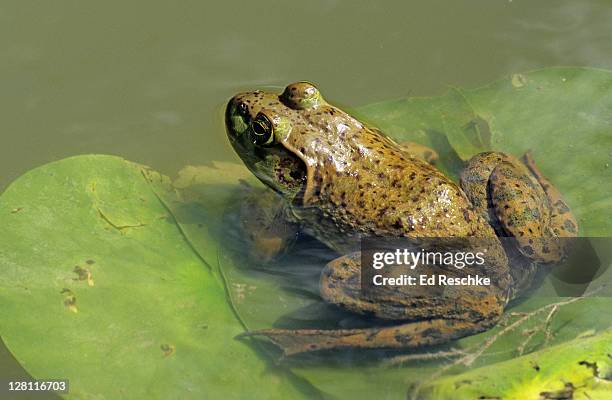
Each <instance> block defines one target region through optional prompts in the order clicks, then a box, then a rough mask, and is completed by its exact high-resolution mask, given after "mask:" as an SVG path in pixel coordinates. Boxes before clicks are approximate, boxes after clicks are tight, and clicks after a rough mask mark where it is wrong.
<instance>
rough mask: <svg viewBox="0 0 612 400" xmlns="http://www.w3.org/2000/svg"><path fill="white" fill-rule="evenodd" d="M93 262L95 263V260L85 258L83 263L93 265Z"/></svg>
mask: <svg viewBox="0 0 612 400" xmlns="http://www.w3.org/2000/svg"><path fill="white" fill-rule="evenodd" d="M95 263H96V262H95V261H94V260H91V259H90V260H86V261H85V264H87V265H93V264H95Z"/></svg>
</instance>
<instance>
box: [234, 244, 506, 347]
mask: <svg viewBox="0 0 612 400" xmlns="http://www.w3.org/2000/svg"><path fill="white" fill-rule="evenodd" d="M360 263H361V255H360V253H358V252H357V253H351V254H349V255H347V256H343V257H340V258H338V259H336V260H334V261H332V262H330V263H329V264H328V265H327V266H326V267H325V268H324V270H323V272H322V274H321V296H322V297H323V299H324V300H325V301H327V302H329V303H332V304H335V305H337V306H339V307H341V308H343V309H346V310H348V311H352V312H356V313H360V314H364V315H368V316H374V317H377V318H378V323H380V325H381V326H375V327H371V328H361V329H331V330H328V329H265V330H259V331H253V332H247V333H245V334H242V335H240V336H241V337H244V336H262V337H266V338H268V339H269V340H271V341H272V342H273V343H275V344H276V345H277V346H279V347H280V348H281V349H282V350H283V354H284V355H285V356H289V355H292V354H298V353H304V352H310V351H316V350H323V349H338V348H395V349H400V348H416V347H421V346H431V345H437V344H442V343H446V342H448V341H451V340H454V339H458V338H461V337H464V336H468V335H472V334H475V333H478V332H482V331H484V330H486V329H489V328H490V327H492V326H493V325H495V323H496V322H497V321H498V320H499V318H500V316H501V315H502V312H503V308H504V305H505V297H504V294H503V290H501V289H497V288H496V287H490V288H485V287H481V286H470V287H465V286H461V287H455V288H451V289H450V290H449V289H448V288H446V289H444V290H443V291H444V293H443V294H440V295H439V296H437V295H435V294H432V293H426V292H427V291H431V288H430V287H426V286H420V287H419V286H410V287H403V289H400V288H398V287H388V286H381V287H377V288H379V290H380V291H379V292H378V293H376V294H375V295H374V296H373V297H369V296H368V298H367V299H366V298H364V297H363V296H362V295H361V292H360V290H361V285H360V279H361V271H360ZM417 268H420V266H419V267H417ZM451 268H452V267H451ZM431 271H432V270H430V271H429V272H431ZM424 272H425V271H424ZM438 272H439V271H438ZM455 272H456V273H459V274H460V273H461V271H458V270H457V271H455ZM451 273H452V272H451ZM419 291H421V293H419ZM385 320H386V321H387V322H386V323H385ZM411 320H412V322H411ZM415 320H416V321H415ZM375 321H376V320H375ZM391 322H393V323H395V324H393V325H390V323H391ZM396 322H397V323H396Z"/></svg>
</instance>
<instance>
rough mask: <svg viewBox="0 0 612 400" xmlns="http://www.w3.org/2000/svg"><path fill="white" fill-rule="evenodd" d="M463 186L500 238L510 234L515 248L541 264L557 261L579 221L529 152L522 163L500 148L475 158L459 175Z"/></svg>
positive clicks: (576, 230)
mask: <svg viewBox="0 0 612 400" xmlns="http://www.w3.org/2000/svg"><path fill="white" fill-rule="evenodd" d="M461 187H462V189H463V190H464V191H465V193H466V194H467V195H468V197H469V198H470V200H471V201H472V203H473V204H474V205H475V207H476V209H477V211H478V212H479V213H480V214H481V215H483V217H484V218H486V219H487V220H488V221H489V223H491V225H492V226H494V227H495V228H496V231H497V233H498V234H499V235H500V236H512V237H514V238H515V239H516V242H517V245H518V249H519V250H520V252H521V253H522V254H523V255H524V256H526V257H528V258H529V259H531V260H533V261H535V262H539V263H552V262H559V261H561V260H562V259H563V258H564V257H565V256H566V255H567V252H568V246H569V245H570V244H571V241H568V240H564V239H560V238H568V237H575V236H577V234H578V224H577V222H576V219H575V217H574V216H573V214H572V213H571V211H570V209H569V206H568V205H567V203H566V202H565V201H564V200H563V198H562V197H561V194H560V193H559V191H558V190H557V189H556V188H555V187H554V186H553V185H552V184H551V183H550V181H548V179H546V178H545V177H544V176H543V175H542V174H541V172H540V171H539V169H538V168H537V167H536V165H535V162H534V161H533V157H532V156H531V153H527V154H526V155H525V156H524V158H523V162H521V161H519V160H518V159H516V158H515V157H512V156H510V155H508V154H504V153H500V152H487V153H481V154H478V155H476V156H474V157H473V158H472V159H470V160H469V161H468V163H467V166H466V168H465V169H464V170H463V172H462V175H461Z"/></svg>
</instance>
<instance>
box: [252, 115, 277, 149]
mask: <svg viewBox="0 0 612 400" xmlns="http://www.w3.org/2000/svg"><path fill="white" fill-rule="evenodd" d="M251 139H252V140H253V143H255V144H257V145H260V146H266V145H270V144H272V143H273V142H274V125H272V121H270V119H269V118H268V117H267V116H266V115H265V114H263V113H259V114H257V116H256V117H255V118H254V119H253V121H251Z"/></svg>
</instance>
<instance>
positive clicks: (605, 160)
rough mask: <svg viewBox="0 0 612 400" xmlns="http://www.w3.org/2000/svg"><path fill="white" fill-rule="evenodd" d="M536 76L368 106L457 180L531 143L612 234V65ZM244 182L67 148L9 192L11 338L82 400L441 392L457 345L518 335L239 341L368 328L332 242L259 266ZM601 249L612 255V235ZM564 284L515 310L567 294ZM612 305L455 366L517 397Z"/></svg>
mask: <svg viewBox="0 0 612 400" xmlns="http://www.w3.org/2000/svg"><path fill="white" fill-rule="evenodd" d="M521 76H522V78H521V79H520V80H517V78H516V77H514V78H512V77H508V78H506V79H504V80H501V81H498V82H495V83H493V84H491V85H489V86H486V87H483V88H480V89H474V90H462V89H452V90H450V91H449V92H448V94H446V95H444V96H441V97H437V98H412V99H406V100H397V101H391V102H385V103H379V104H375V105H371V106H367V107H362V108H360V109H358V110H357V114H358V115H360V116H362V117H363V118H365V119H366V120H369V121H371V122H372V123H374V124H375V125H377V126H378V127H380V128H381V129H383V130H384V131H385V132H387V133H388V134H389V135H391V136H393V137H395V138H396V139H397V140H399V141H403V140H412V141H417V142H420V143H423V144H425V145H429V146H432V147H434V148H435V149H436V150H437V151H438V153H439V154H440V161H439V163H438V165H439V167H440V168H441V169H442V170H443V171H444V172H445V173H447V174H449V176H451V177H454V178H456V177H457V176H458V173H459V171H460V168H461V166H462V162H463V161H462V160H465V159H467V158H469V157H470V156H471V155H473V154H475V153H477V152H480V151H485V150H489V149H494V150H501V151H507V152H510V153H513V154H515V155H521V153H522V152H524V151H526V150H529V149H531V150H532V151H533V153H534V156H535V158H536V161H537V162H538V164H539V166H540V168H541V169H542V170H543V172H544V173H545V174H546V175H547V176H548V177H549V178H550V179H551V181H552V182H553V183H555V184H556V185H557V186H558V187H559V189H560V191H561V192H562V193H563V194H564V195H565V197H566V199H567V200H568V202H569V203H570V205H571V206H572V208H573V209H574V210H575V211H576V214H577V216H578V219H579V222H580V225H581V233H582V234H583V235H589V236H610V235H611V234H612V221H611V219H610V218H609V210H610V208H611V207H612V197H611V196H610V193H612V187H611V182H612V180H611V179H610V169H609V168H608V167H607V165H609V164H610V163H612V154H611V153H610V152H611V151H612V73H610V72H607V71H598V70H593V69H583V68H554V69H547V70H541V71H535V72H530V73H524V74H521ZM517 82H518V83H519V84H517ZM241 181H242V183H241ZM244 190H262V186H261V185H260V184H259V182H257V181H256V180H255V179H254V178H252V177H251V175H250V173H249V172H248V171H247V170H246V169H245V168H244V167H243V166H241V165H236V164H229V163H215V164H211V165H208V166H199V167H188V168H186V169H184V170H183V171H181V174H180V175H179V177H178V179H176V180H175V182H174V185H173V186H172V185H171V184H170V182H169V181H168V180H167V178H164V177H163V176H161V175H159V174H157V173H155V172H153V171H150V170H148V169H147V168H144V167H142V166H139V165H137V164H133V163H130V162H126V161H123V160H121V159H118V158H115V157H109V156H82V157H75V158H70V159H66V160H63V161H60V162H56V163H52V164H49V165H46V166H43V167H41V168H38V169H36V170H34V171H31V172H30V173H28V174H26V175H24V176H23V177H21V178H20V179H18V180H17V181H16V182H15V183H14V184H13V185H11V186H10V187H9V189H7V191H6V192H5V193H4V194H3V195H2V196H1V197H0V236H1V237H2V238H3V241H2V243H0V266H1V267H2V272H1V273H0V320H1V321H2V324H1V325H0V334H1V335H2V337H3V339H4V340H5V342H6V344H7V346H8V347H9V349H10V350H11V351H12V352H13V354H14V355H15V356H16V358H17V359H18V360H19V361H20V362H21V363H22V364H23V366H24V368H25V369H26V370H27V371H28V372H30V373H31V374H32V375H34V376H35V377H40V378H44V377H49V376H55V377H56V376H61V377H68V378H70V379H71V390H72V391H71V395H70V396H72V397H74V398H113V399H114V398H122V397H125V396H126V393H129V394H130V397H133V398H178V397H180V398H203V397H204V398H206V397H208V398H232V397H233V398H245V397H248V398H283V399H285V398H303V397H306V398H313V397H317V396H323V397H329V398H351V399H361V398H364V399H366V398H373V397H375V398H385V399H403V398H406V396H407V395H413V394H414V393H417V396H422V397H420V398H433V399H435V398H437V397H435V396H437V395H438V394H439V393H444V391H445V390H450V389H449V388H451V387H452V386H453V385H454V384H455V383H456V382H455V381H453V379H454V378H453V377H443V376H440V378H439V380H438V381H432V380H431V378H432V377H434V376H436V375H437V374H438V371H440V370H441V369H444V368H448V366H449V365H450V364H449V363H451V362H452V360H454V359H456V358H452V356H450V355H449V356H446V355H445V354H452V353H453V352H455V353H456V354H459V353H461V354H463V353H465V352H470V351H474V349H478V348H479V347H482V345H483V343H487V341H491V338H496V335H500V332H502V331H503V329H504V327H501V326H499V327H496V328H494V329H492V330H490V331H488V332H485V333H482V334H479V335H474V336H471V337H467V338H464V339H462V340H459V341H456V342H453V343H451V344H449V345H448V346H442V347H440V348H435V349H424V350H422V351H413V352H408V354H407V355H408V356H409V357H410V356H412V360H413V361H409V362H404V363H397V364H391V363H390V362H389V360H390V359H391V358H392V357H396V356H398V355H400V354H401V353H399V352H386V351H373V352H363V351H341V352H330V353H321V354H313V355H307V356H300V357H295V358H290V359H288V360H284V361H283V362H282V364H281V368H279V369H276V368H273V367H272V366H273V365H275V364H274V363H273V362H272V361H276V360H275V358H276V357H277V356H278V353H277V352H275V349H273V348H271V347H268V346H265V345H263V346H261V347H260V344H261V343H260V342H251V341H240V340H236V339H234V336H235V335H236V334H238V333H241V332H243V331H244V330H245V329H258V328H267V327H271V326H285V327H289V326H292V327H295V326H311V325H315V324H316V325H317V326H323V327H330V328H332V327H337V326H343V327H347V326H355V325H356V324H360V323H363V321H359V320H355V319H354V318H353V317H351V316H350V315H347V314H345V313H342V312H339V311H338V310H336V309H334V308H333V307H329V306H327V305H325V304H324V303H322V301H321V300H320V298H319V296H318V288H317V281H318V273H319V271H320V269H321V267H322V266H323V264H324V262H325V261H326V260H328V259H330V258H332V257H334V256H335V255H334V254H332V253H330V252H329V251H328V250H326V249H325V248H324V247H323V246H322V245H320V244H317V243H316V242H313V241H308V240H305V239H302V240H300V241H299V242H298V244H297V245H296V247H295V248H294V249H293V250H292V251H291V252H290V253H289V255H288V256H287V257H286V258H285V259H283V260H280V261H278V262H276V263H273V264H270V265H258V264H257V263H255V262H254V261H252V260H250V259H249V257H248V254H245V253H244V252H243V251H242V249H243V247H244V243H245V242H244V232H241V231H240V229H239V227H240V223H239V221H238V220H237V218H238V217H239V215H240V214H239V213H238V209H239V208H240V206H241V204H240V202H241V199H243V193H244ZM593 248H594V250H593V251H594V252H595V253H597V254H600V255H601V257H600V258H601V259H602V260H609V257H608V258H606V257H605V253H606V252H607V251H608V250H609V249H608V246H607V245H598V244H597V243H594V245H593ZM601 267H602V273H601V276H599V278H598V280H597V282H596V283H597V284H599V283H600V282H606V281H607V282H609V281H610V271H609V270H608V271H606V270H605V269H606V268H607V267H608V265H602V266H601ZM553 283H554V282H549V283H547V285H545V286H544V287H543V288H542V289H541V291H539V292H538V293H536V294H535V296H534V297H533V298H531V299H528V300H526V301H523V302H522V303H521V304H519V305H517V306H514V307H513V308H512V310H511V311H513V312H531V311H533V310H537V309H539V308H541V307H546V306H547V305H549V304H552V303H555V302H558V301H560V299H559V298H558V297H555V295H554V291H551V287H552V286H551V285H553ZM551 293H552V295H551ZM544 294H546V295H550V296H549V297H544ZM611 306H612V300H611V299H610V298H609V297H592V298H587V299H584V300H581V301H578V302H574V303H572V304H568V305H566V306H563V307H560V308H559V309H558V310H556V311H555V313H554V315H553V317H551V319H550V323H549V324H547V326H546V327H545V329H544V330H540V331H537V332H536V333H535V334H533V335H532V336H531V337H530V339H529V340H528V341H526V337H527V336H528V335H529V333H528V332H530V331H533V330H534V329H538V328H540V327H541V322H542V318H539V319H538V318H532V319H530V320H528V321H526V322H525V324H523V325H521V326H520V327H517V329H513V330H510V331H508V332H507V333H504V334H503V335H500V336H499V338H498V339H496V340H495V341H494V342H492V343H491V344H490V346H488V347H487V348H486V349H484V350H486V351H484V352H483V354H482V355H481V356H480V357H477V358H476V359H475V360H474V361H473V362H472V363H470V369H471V368H477V369H474V370H473V371H467V372H465V371H466V369H468V368H466V367H465V366H462V365H459V364H458V365H454V366H453V367H452V368H448V369H446V370H445V372H447V373H449V374H460V373H462V372H463V373H465V374H471V373H472V372H473V373H478V374H482V373H483V371H485V372H486V371H493V370H495V368H497V366H498V365H499V366H500V368H502V370H503V371H504V376H505V377H507V385H506V386H503V385H500V386H499V391H496V392H495V395H496V396H503V398H506V395H507V396H510V393H515V392H516V391H515V392H512V391H511V390H514V389H512V388H511V386H512V382H516V384H517V385H522V384H524V383H525V382H526V381H525V380H524V374H523V370H522V367H523V366H524V365H523V361H520V360H522V359H524V358H525V357H539V356H540V354H541V355H542V357H544V358H545V359H546V360H549V359H550V360H552V358H550V357H552V356H551V354H552V355H554V354H555V352H554V351H553V350H550V351H548V350H546V349H547V348H548V347H549V346H566V347H560V349H563V351H564V352H568V353H572V352H575V351H577V350H576V349H577V347H576V343H577V342H573V340H582V339H576V338H579V337H581V336H583V335H584V332H586V331H589V332H592V333H593V334H598V333H599V332H601V331H604V330H606V329H607V328H610V322H609V319H607V318H602V315H607V313H609V309H610V307H611ZM514 318H516V317H514ZM512 321H513V319H512V317H509V320H508V322H507V323H508V324H511V323H512ZM526 332H527V333H526ZM526 335H527V336H526ZM41 338H44V340H41ZM597 338H598V339H597V340H598V341H597V342H596V343H595V341H593V342H588V343H592V344H593V346H597V348H598V349H599V348H603V347H602V346H608V345H609V343H610V338H609V334H601V335H598V336H597ZM580 343H582V342H580ZM589 346H590V345H589ZM551 349H552V348H551ZM547 351H548V352H547ZM462 352H463V353H462ZM545 352H547V353H545ZM521 353H522V354H523V355H524V356H523V358H517V359H516V360H515V358H516V357H518V356H519V355H521ZM436 354H437V355H438V356H439V355H442V357H438V356H436ZM429 355H431V357H428V356H429ZM448 357H451V358H448ZM555 360H556V361H555V362H557V363H558V364H559V369H561V368H562V366H564V365H567V367H568V368H569V369H568V370H569V371H575V365H574V364H575V361H576V360H574V358H573V355H571V356H568V357H561V358H558V359H555ZM551 362H552V361H551ZM602 365H603V364H602ZM570 367H571V368H570ZM478 368H485V369H478ZM585 369H586V368H585ZM477 371H478V372H477ZM461 376H463V375H457V379H460V378H459V377H461ZM470 376H471V375H470ZM542 376H545V375H542ZM546 376H549V375H546ZM550 376H557V375H554V374H553V375H550ZM558 376H561V375H558ZM470 379H471V378H470ZM551 379H552V378H551ZM489 383H490V382H489ZM489 383H487V382H484V380H481V381H478V380H474V383H473V385H472V386H470V390H468V389H462V390H463V391H458V392H456V393H455V394H456V397H452V398H456V399H461V398H473V397H474V394H475V393H485V390H484V389H488V388H490V387H489V386H486V385H487V384H489ZM419 385H424V386H423V387H422V388H419V389H422V390H418V391H415V388H416V387H418V386H419ZM542 387H544V386H542ZM546 388H550V390H563V387H558V385H557V386H554V385H550V386H546ZM481 389H482V390H481ZM479 390H480V391H479ZM543 390H544V389H543ZM517 393H518V392H517ZM485 394H486V393H485Z"/></svg>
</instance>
